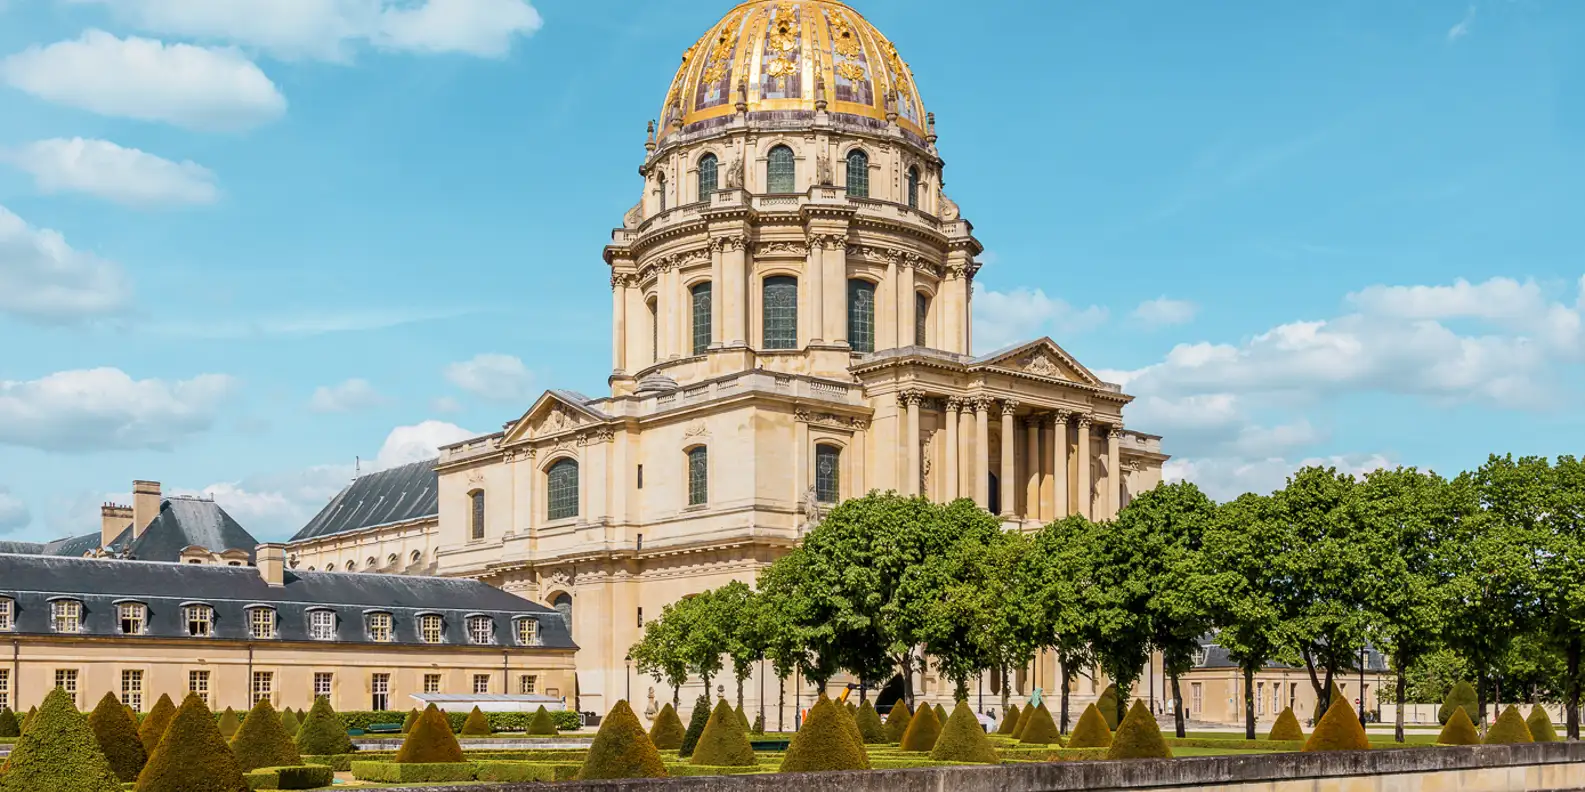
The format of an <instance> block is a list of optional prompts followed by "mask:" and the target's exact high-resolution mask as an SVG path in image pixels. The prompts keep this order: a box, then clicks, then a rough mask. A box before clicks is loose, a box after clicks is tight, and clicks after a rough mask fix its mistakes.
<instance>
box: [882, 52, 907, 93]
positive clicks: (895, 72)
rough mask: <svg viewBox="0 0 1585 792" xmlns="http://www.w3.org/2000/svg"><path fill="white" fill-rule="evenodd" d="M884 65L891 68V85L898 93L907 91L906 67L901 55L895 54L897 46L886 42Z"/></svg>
mask: <svg viewBox="0 0 1585 792" xmlns="http://www.w3.org/2000/svg"><path fill="white" fill-rule="evenodd" d="M886 63H887V65H888V66H890V67H891V71H892V83H893V84H894V85H895V86H896V88H897V90H898V91H906V90H908V65H907V64H905V63H903V59H902V56H901V55H898V54H897V45H896V44H893V43H891V42H890V41H888V42H886Z"/></svg>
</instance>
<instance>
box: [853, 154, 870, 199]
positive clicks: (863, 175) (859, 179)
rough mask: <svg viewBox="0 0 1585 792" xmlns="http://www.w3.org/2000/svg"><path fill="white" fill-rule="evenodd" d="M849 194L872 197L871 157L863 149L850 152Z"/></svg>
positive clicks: (856, 196) (858, 196)
mask: <svg viewBox="0 0 1585 792" xmlns="http://www.w3.org/2000/svg"><path fill="white" fill-rule="evenodd" d="M848 195H851V196H853V197H854V198H868V197H870V158H869V155H868V154H865V153H864V152H862V151H852V152H849V153H848Z"/></svg>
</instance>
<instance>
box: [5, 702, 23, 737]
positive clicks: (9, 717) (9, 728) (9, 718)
mask: <svg viewBox="0 0 1585 792" xmlns="http://www.w3.org/2000/svg"><path fill="white" fill-rule="evenodd" d="M21 734H22V722H21V721H19V720H17V714H16V713H15V712H12V711H11V708H10V707H0V737H19V736H21Z"/></svg>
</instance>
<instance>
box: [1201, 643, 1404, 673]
mask: <svg viewBox="0 0 1585 792" xmlns="http://www.w3.org/2000/svg"><path fill="white" fill-rule="evenodd" d="M1200 649H1201V650H1203V651H1204V653H1205V654H1204V655H1203V656H1202V657H1201V659H1200V662H1198V663H1195V665H1194V667H1195V668H1238V663H1237V662H1235V661H1234V660H1233V659H1232V658H1231V657H1229V656H1228V653H1227V649H1226V648H1224V647H1222V646H1219V645H1217V644H1216V643H1215V639H1214V638H1201V639H1200ZM1299 667H1300V666H1294V665H1289V664H1288V663H1279V662H1276V661H1271V662H1268V663H1266V668H1299ZM1356 670H1357V669H1356ZM1365 670H1366V671H1386V670H1387V658H1386V657H1385V656H1383V655H1382V653H1381V652H1379V651H1377V650H1376V647H1374V646H1370V645H1366V647H1365Z"/></svg>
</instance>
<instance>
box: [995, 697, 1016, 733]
mask: <svg viewBox="0 0 1585 792" xmlns="http://www.w3.org/2000/svg"><path fill="white" fill-rule="evenodd" d="M1021 716H1022V713H1020V712H1019V711H1018V705H1017V704H1008V705H1007V711H1006V712H1004V713H1002V722H1001V724H1000V725H998V726H997V727H996V733H997V734H1000V735H1002V736H1004V737H1011V736H1012V734H1013V732H1014V731H1016V730H1017V729H1018V719H1019V718H1020V717H1021Z"/></svg>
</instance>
